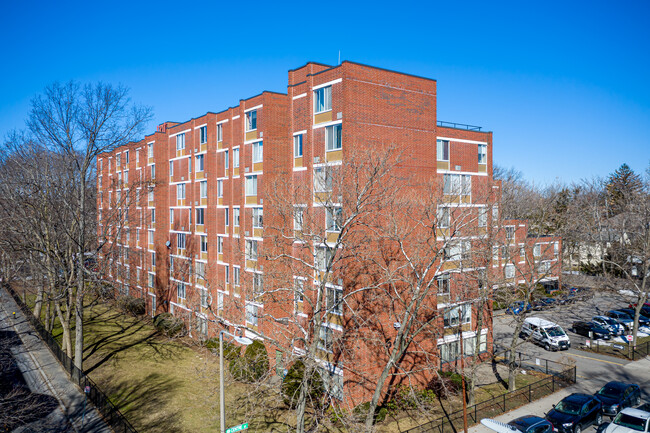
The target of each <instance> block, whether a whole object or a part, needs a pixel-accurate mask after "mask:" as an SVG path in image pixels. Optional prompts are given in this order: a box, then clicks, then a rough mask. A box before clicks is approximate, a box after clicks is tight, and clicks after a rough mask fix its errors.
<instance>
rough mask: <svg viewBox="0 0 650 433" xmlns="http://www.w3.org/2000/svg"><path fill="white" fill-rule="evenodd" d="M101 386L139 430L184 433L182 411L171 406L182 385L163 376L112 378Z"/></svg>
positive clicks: (157, 374) (156, 374)
mask: <svg viewBox="0 0 650 433" xmlns="http://www.w3.org/2000/svg"><path fill="white" fill-rule="evenodd" d="M103 382H104V383H103V384H102V388H103V390H104V393H105V394H106V395H107V396H108V397H109V398H110V399H111V402H112V403H113V404H114V405H115V406H116V407H117V408H118V409H119V410H120V412H122V414H123V415H124V416H125V417H126V418H127V419H128V420H129V422H130V423H131V424H133V426H134V427H135V428H136V430H138V431H141V432H151V433H164V432H168V433H176V432H182V431H183V428H182V425H181V420H180V410H179V409H177V408H175V407H170V406H169V401H171V398H170V397H171V395H172V394H173V393H174V392H176V389H178V388H179V386H180V385H182V384H181V382H180V381H178V380H175V379H169V377H168V376H165V375H164V374H161V373H151V374H149V375H147V376H146V377H144V378H141V379H135V380H134V379H133V378H128V379H124V378H120V377H119V376H110V377H108V378H106V380H105V381H103Z"/></svg>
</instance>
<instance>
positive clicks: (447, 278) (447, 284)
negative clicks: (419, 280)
mask: <svg viewBox="0 0 650 433" xmlns="http://www.w3.org/2000/svg"><path fill="white" fill-rule="evenodd" d="M436 286H438V294H440V295H448V294H449V292H450V289H451V275H449V274H442V275H438V276H437V277H436Z"/></svg>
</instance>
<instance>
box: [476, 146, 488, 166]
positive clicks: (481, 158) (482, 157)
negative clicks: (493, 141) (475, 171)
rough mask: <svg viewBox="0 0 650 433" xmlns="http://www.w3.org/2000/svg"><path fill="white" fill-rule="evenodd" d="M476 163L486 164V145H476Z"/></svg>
mask: <svg viewBox="0 0 650 433" xmlns="http://www.w3.org/2000/svg"><path fill="white" fill-rule="evenodd" d="M478 163H479V164H487V144H479V145H478Z"/></svg>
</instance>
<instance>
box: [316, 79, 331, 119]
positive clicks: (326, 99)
mask: <svg viewBox="0 0 650 433" xmlns="http://www.w3.org/2000/svg"><path fill="white" fill-rule="evenodd" d="M331 109H332V86H327V87H321V88H320V89H317V90H314V112H315V113H316V114H318V113H322V112H324V111H329V110H331Z"/></svg>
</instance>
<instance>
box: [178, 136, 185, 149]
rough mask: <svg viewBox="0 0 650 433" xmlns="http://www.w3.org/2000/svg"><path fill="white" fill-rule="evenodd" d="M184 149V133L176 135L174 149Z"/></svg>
mask: <svg viewBox="0 0 650 433" xmlns="http://www.w3.org/2000/svg"><path fill="white" fill-rule="evenodd" d="M183 149H185V133H183V134H178V135H177V136H176V150H183Z"/></svg>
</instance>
